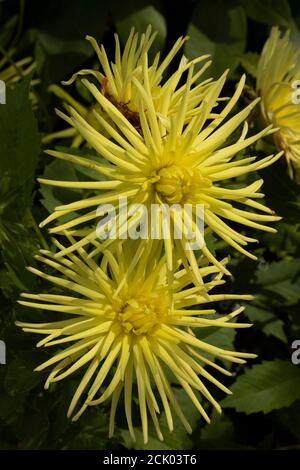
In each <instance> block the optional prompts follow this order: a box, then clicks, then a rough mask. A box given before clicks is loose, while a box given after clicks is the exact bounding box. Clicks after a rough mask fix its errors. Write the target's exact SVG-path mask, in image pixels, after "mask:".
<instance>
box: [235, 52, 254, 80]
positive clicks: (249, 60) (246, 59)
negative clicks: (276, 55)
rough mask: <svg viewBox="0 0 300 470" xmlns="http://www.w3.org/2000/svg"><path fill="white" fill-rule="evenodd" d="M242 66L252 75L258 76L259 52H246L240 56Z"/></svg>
mask: <svg viewBox="0 0 300 470" xmlns="http://www.w3.org/2000/svg"><path fill="white" fill-rule="evenodd" d="M239 59H240V63H241V66H242V67H243V68H244V69H245V70H246V72H247V73H248V74H249V75H251V76H252V77H254V78H255V77H256V73H257V64H258V60H259V54H257V53H256V52H246V53H245V54H242V55H241V56H240V58H239Z"/></svg>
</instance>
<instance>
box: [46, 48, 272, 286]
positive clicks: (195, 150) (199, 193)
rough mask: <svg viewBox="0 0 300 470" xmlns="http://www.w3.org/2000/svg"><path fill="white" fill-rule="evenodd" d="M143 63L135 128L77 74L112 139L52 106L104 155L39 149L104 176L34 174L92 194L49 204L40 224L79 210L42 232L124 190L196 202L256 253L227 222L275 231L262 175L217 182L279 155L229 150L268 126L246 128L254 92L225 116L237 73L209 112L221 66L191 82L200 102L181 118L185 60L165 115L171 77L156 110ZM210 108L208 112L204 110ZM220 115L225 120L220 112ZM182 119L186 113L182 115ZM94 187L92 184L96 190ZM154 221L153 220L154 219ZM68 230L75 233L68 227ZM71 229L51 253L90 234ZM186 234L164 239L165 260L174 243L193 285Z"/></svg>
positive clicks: (229, 238) (85, 218)
mask: <svg viewBox="0 0 300 470" xmlns="http://www.w3.org/2000/svg"><path fill="white" fill-rule="evenodd" d="M148 71H149V68H148V63H147V57H146V56H144V63H143V85H142V84H141V83H140V82H139V81H138V80H135V79H133V82H134V84H135V86H136V92H137V94H139V96H140V105H139V106H140V107H139V116H140V125H141V131H142V132H141V133H140V132H138V131H137V130H136V129H135V128H134V126H133V125H132V124H131V123H130V121H129V120H128V119H126V117H125V116H124V115H123V114H122V113H121V112H120V111H119V110H118V109H117V108H116V107H115V106H114V105H113V104H112V103H111V102H110V101H109V100H108V99H107V98H106V97H105V96H104V95H103V94H102V93H101V92H100V91H99V90H98V89H97V87H96V86H95V85H94V84H92V83H90V82H89V81H88V80H86V79H84V80H83V83H84V84H85V85H86V87H87V88H88V89H89V90H90V92H91V93H92V94H93V96H94V97H95V99H96V101H97V102H98V103H99V105H101V106H102V108H103V109H105V111H106V113H107V114H108V115H109V118H110V119H111V121H112V122H113V123H114V126H111V125H110V124H109V123H108V122H107V121H106V120H105V119H103V117H102V116H101V115H100V114H98V113H97V112H96V111H94V115H95V117H96V118H97V120H98V121H99V123H100V124H101V125H103V127H104V128H105V129H106V131H107V133H108V134H109V135H110V136H111V139H112V140H110V139H108V138H107V137H104V136H103V135H102V134H101V133H99V132H97V131H96V130H95V129H94V128H93V127H92V126H91V125H90V124H89V123H88V122H87V121H86V120H84V119H83V118H82V117H81V116H80V114H79V113H78V112H76V110H74V109H72V108H70V116H67V115H64V114H62V113H59V114H60V115H61V117H62V118H63V119H65V120H66V121H67V122H68V123H69V124H70V125H71V126H73V127H74V128H75V129H77V131H78V132H79V133H80V134H81V135H82V136H83V137H84V138H85V140H86V141H87V142H88V143H89V145H90V146H91V147H92V148H94V149H95V150H96V151H97V153H98V154H99V156H101V157H102V158H105V160H106V163H105V164H104V163H103V160H102V162H101V163H100V162H99V163H98V162H97V161H91V160H90V159H88V158H84V157H76V156H72V155H70V154H66V153H61V152H55V151H49V152H47V153H49V154H50V155H52V156H54V157H56V158H61V159H64V160H67V161H69V162H71V163H73V164H75V165H76V164H78V165H83V166H87V167H92V168H94V169H95V170H96V171H98V172H99V175H100V174H104V175H105V176H106V178H107V179H106V180H105V181H101V180H100V179H101V178H99V181H93V182H73V181H56V180H45V179H40V180H39V181H40V182H41V183H43V184H49V185H56V186H62V187H66V188H68V187H69V188H86V189H91V190H94V191H95V196H93V197H90V198H87V199H85V200H79V201H76V202H74V203H71V204H67V205H63V206H59V207H57V208H56V209H55V211H54V213H53V214H51V215H50V216H49V217H48V218H47V219H46V220H45V221H44V222H43V223H42V224H41V226H44V225H46V224H47V223H49V222H51V221H53V220H55V219H58V218H59V217H60V216H63V215H67V214H72V213H74V212H75V211H76V212H77V211H81V210H84V211H85V213H84V214H83V215H80V216H77V215H76V216H74V217H72V219H71V220H70V221H69V222H67V223H65V224H61V225H59V226H57V227H53V228H51V229H50V232H52V233H59V232H61V231H63V230H65V229H68V230H69V229H71V230H74V229H75V230H76V227H78V225H80V224H83V223H91V222H93V221H94V222H95V220H96V219H97V212H96V207H97V206H99V205H101V204H112V205H114V206H115V208H116V212H117V211H118V205H119V197H127V199H128V204H129V205H131V204H137V203H141V204H144V205H145V206H147V208H148V213H150V212H151V207H152V205H153V204H166V205H167V206H168V207H171V206H172V205H173V204H177V205H179V206H180V210H182V211H184V205H185V204H191V205H192V207H193V210H194V211H195V208H196V205H197V204H202V205H203V206H204V222H205V226H206V228H207V229H208V230H210V231H212V232H214V233H215V234H216V235H218V236H219V237H220V238H222V239H223V240H224V241H225V242H226V243H228V244H229V245H231V246H233V247H234V248H235V249H237V250H238V251H240V252H241V253H243V254H245V255H247V256H249V257H251V258H253V259H256V258H255V256H254V255H253V254H251V253H250V252H249V251H248V250H246V248H245V247H246V246H247V244H248V243H249V242H255V241H256V240H255V239H253V238H250V237H249V236H247V235H245V234H243V233H241V232H240V231H237V230H235V229H234V228H232V227H231V226H230V222H234V223H235V222H237V223H239V224H241V225H242V226H246V227H250V228H256V229H261V230H264V231H268V232H275V231H276V230H275V229H273V228H271V227H269V226H267V225H266V224H265V223H264V222H270V221H276V220H278V219H279V217H276V216H274V215H273V212H272V210H270V209H269V208H267V207H265V206H264V205H263V204H262V203H259V202H258V201H257V199H261V198H262V197H263V196H264V194H263V193H261V192H259V189H260V188H261V186H262V184H263V180H262V179H260V180H257V181H255V182H253V183H252V184H250V185H248V186H244V187H240V188H238V189H237V188H231V187H230V184H229V183H228V181H227V182H226V186H225V185H224V180H229V179H233V178H235V177H237V176H240V175H244V174H247V173H249V172H251V171H256V170H259V169H262V168H264V167H266V166H268V165H271V164H272V163H273V162H275V161H276V160H277V159H278V158H279V157H280V155H281V154H280V153H279V154H278V155H275V156H274V155H270V156H267V157H265V158H263V159H260V160H258V161H255V160H256V157H252V156H249V157H248V156H247V157H245V158H239V159H236V158H235V157H236V155H237V153H238V152H240V151H241V150H243V149H245V148H247V147H248V146H250V145H252V144H253V143H254V142H256V141H257V140H258V139H260V138H261V137H263V136H265V135H267V134H269V133H272V132H273V130H272V129H271V128H270V127H271V126H270V127H268V128H266V129H264V130H263V131H261V132H259V133H257V134H255V135H252V136H248V135H247V134H248V124H247V122H246V120H247V118H248V116H249V114H250V113H251V111H252V109H253V108H254V106H255V105H256V104H257V102H258V101H259V100H256V101H254V102H253V103H251V104H250V105H249V106H247V107H246V108H244V109H243V110H241V111H240V112H238V113H237V114H235V115H233V116H232V117H228V115H229V113H230V112H231V110H232V109H233V108H234V106H235V105H236V103H237V101H238V99H239V97H240V94H241V92H242V90H243V86H244V83H245V77H242V79H241V80H240V82H239V84H238V86H237V88H236V91H235V93H234V95H233V96H232V97H231V99H230V100H229V101H228V102H227V103H226V105H225V106H224V108H223V109H222V110H220V111H219V113H216V112H215V107H216V106H217V105H218V103H219V96H220V93H221V90H222V87H223V86H224V83H225V81H226V73H224V74H223V75H222V76H221V77H220V79H219V80H217V81H216V82H214V83H212V84H211V85H210V87H209V89H208V90H207V91H206V93H205V96H204V97H203V96H202V90H201V88H200V89H198V88H197V87H196V94H195V100H197V99H198V96H197V90H198V92H199V93H200V94H201V100H200V101H201V102H200V104H199V106H197V107H196V108H194V109H193V116H192V117H191V119H190V120H189V119H187V118H188V117H190V108H189V96H190V93H192V92H193V91H194V90H195V89H191V86H192V84H193V83H194V74H193V66H191V67H190V68H189V73H188V78H187V82H186V83H185V84H184V85H183V86H182V87H181V89H182V88H183V92H182V90H181V100H180V103H179V106H178V109H177V111H176V112H175V113H174V114H171V115H169V109H170V107H171V106H172V104H173V102H174V101H173V100H174V95H176V93H177V90H176V89H175V90H174V82H173V80H172V77H171V78H170V80H169V81H168V82H167V84H165V85H164V86H163V90H164V94H163V95H162V96H161V103H162V104H161V109H162V110H163V112H162V113H157V111H156V110H155V105H154V98H153V96H152V94H151V88H150V81H149V79H148ZM175 74H176V72H175ZM176 80H177V78H175V79H174V81H175V82H176ZM213 109H214V115H213V118H212V110H213ZM226 118H227V120H225V119H226ZM187 120H189V122H188V123H187ZM241 124H243V128H242V130H241V134H240V137H239V138H237V140H236V142H234V143H231V144H227V145H226V141H228V138H229V137H230V136H231V134H232V133H233V132H234V131H236V130H237V129H238V127H239V126H240V125H241ZM97 191H99V193H98V194H97ZM239 205H240V206H244V208H243V207H241V208H240V207H239ZM94 208H95V209H94ZM248 208H250V209H252V211H250V210H249V209H248ZM87 209H91V211H89V212H87V213H86V210H87ZM194 215H195V214H194ZM171 216H172V221H171V223H172V224H173V225H172V227H171V233H174V224H176V220H175V217H174V214H173V212H171ZM134 219H135V215H132V216H128V226H129V225H130V223H132V222H133V220H134ZM182 219H183V216H182ZM152 223H153V221H152ZM162 223H163V222H162V220H161V221H160V225H161V224H162ZM150 224H151V221H150ZM116 226H119V215H118V214H117V216H116ZM194 230H195V231H196V232H197V239H198V240H202V241H203V242H204V243H203V247H202V253H203V254H204V255H205V256H206V257H207V259H208V260H209V261H210V262H213V263H215V264H216V266H218V267H219V269H220V270H221V271H222V272H224V273H226V274H229V273H228V270H227V269H226V268H225V267H224V266H222V265H220V263H219V262H218V261H217V260H216V258H215V257H214V256H213V254H212V253H211V252H210V250H209V249H208V248H207V246H206V245H205V234H202V233H200V230H198V229H197V227H196V226H194ZM73 234H76V233H75V232H73ZM78 236H79V237H80V240H79V241H78V242H77V243H76V244H74V245H72V246H70V247H69V248H67V249H66V250H63V251H62V252H61V253H58V254H57V257H59V256H63V255H65V254H67V253H69V252H71V251H72V250H74V249H76V248H79V247H82V246H84V245H85V244H86V243H89V242H90V241H92V240H96V238H97V231H96V228H95V227H91V228H90V232H89V233H88V234H87V235H86V236H85V237H82V238H81V236H80V234H78ZM187 242H188V240H187V239H186V238H185V237H184V236H183V237H182V239H181V240H175V239H173V238H169V239H165V240H164V243H165V250H166V253H167V263H168V268H169V270H170V272H172V270H173V253H174V250H175V251H177V254H178V256H179V257H180V258H181V259H182V260H183V262H184V263H185V266H186V268H187V269H190V271H191V276H192V281H193V282H194V283H195V285H201V283H202V281H201V279H200V278H199V273H198V271H197V261H196V258H195V254H194V252H193V251H192V250H191V249H189V248H188V249H187V248H186V243H187ZM112 243H114V240H112V239H108V240H106V241H105V242H103V243H102V245H101V247H100V248H99V249H98V251H97V250H96V253H97V252H99V250H104V249H106V248H107V247H108V246H109V245H110V244H112Z"/></svg>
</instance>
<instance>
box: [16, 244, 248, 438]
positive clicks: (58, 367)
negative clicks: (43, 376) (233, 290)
mask: <svg viewBox="0 0 300 470" xmlns="http://www.w3.org/2000/svg"><path fill="white" fill-rule="evenodd" d="M67 236H68V238H69V240H70V242H71V243H74V239H73V238H72V237H71V236H70V235H67ZM136 243H137V242H132V241H127V242H126V243H124V242H123V245H122V242H118V245H117V246H116V251H115V252H114V253H113V252H111V251H106V252H105V253H104V255H103V258H102V260H101V262H100V263H97V262H96V261H95V260H94V259H92V258H90V257H89V256H88V253H87V252H86V251H85V250H84V249H83V248H80V249H79V250H78V251H77V252H76V253H71V254H69V255H68V256H66V257H61V258H60V259H59V260H57V259H56V258H55V256H54V255H53V254H52V253H51V252H49V251H43V250H42V251H41V254H40V255H38V256H37V259H38V260H39V261H41V262H42V263H44V264H45V265H46V266H47V268H48V269H47V271H49V269H50V271H51V272H56V273H57V274H46V273H45V272H42V271H40V270H38V269H36V268H29V270H30V271H31V272H32V273H34V274H36V275H38V276H40V277H41V278H43V279H45V280H47V281H50V282H51V283H52V284H54V285H55V286H58V287H61V288H62V289H64V290H66V289H67V290H68V291H69V292H70V295H65V294H64V295H60V294H44V293H41V294H23V295H22V296H23V298H24V299H25V300H22V301H20V303H21V304H22V305H25V306H28V307H30V308H37V309H44V310H50V311H52V312H57V314H58V315H59V314H60V313H62V314H63V315H64V319H63V320H59V319H58V320H57V321H54V322H46V323H41V324H36V323H23V322H17V324H18V326H20V327H22V328H23V330H24V331H26V332H32V333H38V334H42V335H45V337H44V338H43V339H42V340H41V341H40V342H39V343H38V344H37V346H38V347H40V346H47V347H50V346H58V347H59V349H58V350H57V351H56V353H55V354H54V355H53V357H51V358H50V359H49V360H47V361H46V362H44V363H43V364H42V365H40V366H38V367H37V369H36V370H37V371H41V370H44V369H46V368H47V367H50V366H54V368H53V369H52V371H51V372H50V374H49V376H48V378H47V381H46V384H45V388H48V387H49V386H50V384H52V383H55V382H57V381H60V380H62V379H64V378H66V377H68V376H70V375H71V374H73V373H74V372H76V371H78V370H79V369H81V370H82V371H83V370H84V372H82V373H83V375H82V378H81V380H80V381H79V384H78V388H77V390H76V392H75V394H74V396H73V398H72V401H71V404H70V407H69V410H68V416H69V417H70V416H71V415H72V416H73V420H77V419H78V418H79V417H80V416H81V414H82V413H83V412H84V411H85V410H86V409H87V407H88V406H93V405H99V404H101V403H103V402H104V401H106V400H108V399H110V400H111V414H110V426H109V435H110V436H112V435H113V432H114V420H115V413H116V408H117V405H118V402H119V401H120V399H122V400H123V401H124V408H125V415H126V419H127V423H128V428H129V431H130V434H131V437H132V439H135V434H134V429H133V424H132V411H131V406H132V397H133V393H134V391H133V390H135V389H136V390H137V396H138V404H139V409H140V417H141V424H142V430H143V436H144V441H145V443H146V442H147V439H148V420H149V418H151V419H152V421H153V423H154V426H155V429H156V432H157V435H158V437H159V438H160V439H163V436H162V433H161V430H160V426H159V421H158V418H157V415H158V414H159V413H160V411H161V410H163V411H164V412H165V414H166V419H167V423H168V427H169V429H170V431H172V429H173V418H172V411H174V412H175V413H176V414H177V416H178V417H179V418H180V419H181V421H182V423H183V424H184V426H185V427H186V429H187V431H188V432H191V427H190V425H189V423H188V422H187V420H186V418H185V416H184V413H183V411H182V409H181V408H180V405H179V403H178V402H177V400H176V398H175V395H174V392H173V391H172V385H171V382H170V378H169V377H167V375H166V368H168V369H169V370H170V372H171V373H172V375H173V382H176V383H177V384H178V385H181V387H182V388H183V389H184V390H185V392H186V394H187V395H188V397H189V398H190V399H191V401H192V402H193V404H194V405H195V407H196V408H197V410H198V411H199V413H200V414H201V415H202V416H203V418H204V419H205V420H206V421H208V422H209V417H208V415H207V413H206V411H205V410H204V408H203V406H202V405H201V403H200V401H199V395H198V393H200V394H201V395H202V396H203V397H204V398H206V399H207V400H208V401H209V402H210V403H211V404H212V405H213V406H214V407H215V408H216V409H217V410H218V411H220V405H219V404H218V403H217V402H216V400H215V399H214V398H213V396H212V395H211V393H210V392H209V390H208V388H207V386H206V385H205V384H204V382H203V381H202V378H204V379H205V383H206V384H208V383H211V384H213V385H215V386H216V387H217V388H219V389H221V390H222V391H224V392H225V393H230V391H229V390H228V389H227V388H226V387H225V386H224V385H222V384H221V383H220V382H219V381H218V380H217V379H216V378H214V377H213V375H211V373H210V372H208V371H207V370H206V366H209V368H212V369H216V370H217V371H218V372H221V373H223V374H225V375H231V374H230V372H228V371H227V370H226V369H224V368H223V367H221V366H220V365H218V364H215V363H214V362H213V358H216V359H218V358H219V359H222V360H224V359H226V360H228V361H231V362H236V363H244V362H245V361H244V359H245V358H251V357H255V356H254V355H252V354H247V353H239V352H235V351H228V350H224V349H221V348H219V347H216V346H212V345H210V344H208V343H207V342H205V341H202V340H200V339H197V336H196V334H195V333H194V332H193V330H192V328H195V329H198V328H209V327H210V326H215V327H228V328H237V327H248V326H250V325H248V324H245V323H235V322H232V321H231V320H233V319H234V318H235V317H236V316H237V315H238V314H239V313H240V312H241V311H242V310H243V307H241V308H238V309H237V310H235V311H233V312H232V313H230V314H228V315H223V316H218V317H217V318H215V315H214V317H213V318H212V319H210V318H209V317H210V316H211V315H212V314H215V313H216V312H215V310H211V309H206V304H207V302H208V299H207V296H206V295H202V294H200V293H199V289H198V288H193V287H192V288H191V287H188V285H189V282H190V281H189V276H188V275H187V273H186V271H185V270H184V269H179V270H178V271H177V272H176V273H175V276H174V281H173V285H172V289H173V292H174V297H173V305H172V304H171V303H170V300H169V286H168V285H167V270H166V262H165V257H164V256H163V257H161V255H160V253H161V243H154V242H151V241H149V243H148V245H147V249H146V251H145V252H144V255H143V257H142V258H141V257H140V258H139V259H137V257H136ZM56 245H57V247H58V248H59V249H60V250H61V249H63V247H62V246H61V244H60V243H59V242H56ZM134 259H135V263H133V260H134ZM224 262H225V261H224V260H223V263H224ZM133 266H134V269H133ZM200 271H201V275H202V277H204V278H206V277H208V280H206V283H205V287H206V290H207V291H210V290H211V289H212V288H213V287H215V286H217V285H218V284H221V283H222V282H223V281H222V280H221V277H222V274H221V273H218V270H217V268H216V267H215V266H207V267H202V268H200ZM212 275H213V276H215V277H213V276H212ZM249 298H251V297H250V296H243V295H233V294H229V295H226V294H225V295H223V294H211V295H210V296H209V301H210V302H216V301H220V300H226V299H244V300H246V299H249ZM194 306H195V309H194ZM189 307H192V309H189ZM66 314H67V315H70V318H69V319H68V318H67V317H66ZM207 355H209V357H207ZM175 358H176V359H175ZM121 394H122V398H121ZM158 402H160V403H161V404H160V405H159V404H158Z"/></svg>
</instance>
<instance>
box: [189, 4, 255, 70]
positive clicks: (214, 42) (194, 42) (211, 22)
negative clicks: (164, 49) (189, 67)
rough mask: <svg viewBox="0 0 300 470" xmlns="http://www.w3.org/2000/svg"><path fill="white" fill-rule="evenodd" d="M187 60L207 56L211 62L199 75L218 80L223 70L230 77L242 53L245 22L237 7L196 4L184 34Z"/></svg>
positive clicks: (244, 42) (243, 15)
mask: <svg viewBox="0 0 300 470" xmlns="http://www.w3.org/2000/svg"><path fill="white" fill-rule="evenodd" d="M187 34H188V36H189V37H190V39H189V41H187V43H186V45H185V53H186V55H187V56H188V57H189V58H195V57H198V56H201V55H202V54H211V56H212V60H213V63H212V65H211V66H210V67H209V69H208V70H207V71H206V72H205V74H204V75H203V76H202V77H203V78H207V77H211V76H212V77H213V78H218V77H219V76H220V75H221V74H222V73H223V72H224V71H225V70H226V69H228V68H230V73H231V74H232V73H233V72H234V70H235V69H236V67H237V66H238V64H239V57H240V56H241V54H242V53H243V52H244V50H245V46H246V35H247V22H246V15H245V12H244V10H243V8H241V7H235V8H228V7H227V6H226V5H225V4H224V2H223V1H221V0H217V1H215V2H205V3H204V4H203V3H202V2H201V3H199V5H198V7H197V8H196V10H195V12H194V16H193V19H192V22H191V23H190V25H189V27H188V31H187Z"/></svg>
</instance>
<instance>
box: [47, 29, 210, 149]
mask: <svg viewBox="0 0 300 470" xmlns="http://www.w3.org/2000/svg"><path fill="white" fill-rule="evenodd" d="M156 34H157V33H156V32H152V28H151V26H149V27H148V28H147V30H146V32H145V33H143V34H142V35H141V36H139V34H138V33H135V32H134V28H132V29H131V32H130V34H129V37H128V40H127V42H126V44H125V47H124V51H123V52H122V53H121V47H120V42H119V37H118V35H117V34H115V61H114V62H113V63H110V62H109V60H108V58H107V54H106V51H105V48H104V46H103V45H101V46H99V45H98V43H97V41H96V40H95V39H94V38H93V37H91V36H87V37H86V39H87V40H88V41H89V42H90V43H91V44H92V46H93V48H94V50H95V52H96V54H97V57H98V59H99V63H100V69H101V70H102V71H98V70H94V69H84V70H81V71H80V72H77V73H75V74H74V75H73V76H72V78H71V79H70V80H69V81H66V82H63V84H65V85H70V84H72V83H73V82H74V81H75V80H76V79H77V78H78V77H80V76H91V75H92V76H93V78H94V79H96V82H97V86H98V89H99V90H100V91H101V93H102V94H103V95H104V96H106V98H107V99H108V100H109V101H110V102H111V103H113V104H114V105H115V106H116V108H117V109H119V110H120V111H121V112H122V113H123V114H124V115H125V116H126V117H127V119H128V120H129V121H130V122H131V124H132V125H133V126H134V127H135V128H136V129H138V130H139V129H140V119H139V115H138V109H139V105H138V100H139V94H138V93H137V92H136V87H135V86H134V84H133V78H136V79H138V80H140V81H141V83H142V82H143V74H142V64H143V60H144V56H145V55H147V56H148V52H149V50H150V48H151V45H152V43H153V41H154V39H155V36H156ZM186 39H187V38H182V37H181V38H179V39H178V40H177V41H176V42H175V44H174V46H173V47H172V49H171V51H170V52H169V53H168V54H167V56H166V57H165V58H164V60H163V61H161V60H160V54H159V53H158V54H157V55H156V57H155V58H154V60H153V62H152V63H151V64H150V65H149V68H148V77H149V82H150V90H151V93H152V96H153V97H154V102H155V108H156V110H157V111H160V105H161V96H162V95H163V88H164V87H163V86H162V83H161V81H162V78H163V74H164V72H165V71H166V69H167V67H168V66H169V65H170V63H171V62H172V60H173V59H174V57H175V55H176V54H177V53H178V51H179V50H180V49H181V48H182V46H183V44H184V42H185V41H186ZM208 57H209V55H204V56H201V57H199V58H197V59H195V60H193V61H188V60H187V59H186V58H185V57H182V59H181V62H180V65H179V67H178V70H177V73H176V74H174V75H173V76H172V78H171V79H170V80H171V81H172V84H173V85H172V86H173V88H174V89H175V87H176V86H177V84H178V83H179V81H180V79H181V77H182V75H183V74H184V73H185V72H186V71H187V69H188V68H189V67H190V66H191V65H192V64H197V63H199V62H203V61H204V60H206V59H207V58H208ZM210 64H211V61H206V62H205V63H204V65H203V66H202V67H201V68H200V69H199V70H198V72H197V74H195V75H194V82H196V81H197V80H198V79H199V77H200V76H201V75H202V74H203V73H204V71H205V70H206V69H207V68H208V67H209V66H210ZM210 82H211V80H210V79H208V80H206V81H205V82H203V83H202V84H198V85H197V86H196V87H195V89H194V90H193V91H191V93H190V95H189V105H188V106H189V114H190V116H189V117H191V116H192V114H193V108H194V107H195V106H197V105H198V104H199V102H200V100H201V99H202V97H203V95H204V92H205V90H206V88H207V87H208V86H209V84H210ZM165 86H166V85H165ZM49 91H50V92H53V93H54V94H55V95H56V96H57V97H59V98H61V99H62V100H63V105H64V106H65V107H67V106H68V105H71V106H72V107H73V108H74V109H76V111H77V112H78V113H79V114H80V115H81V116H82V117H83V118H84V119H85V120H86V121H87V122H88V123H90V124H91V125H92V126H93V127H94V128H95V129H96V130H98V131H101V132H102V133H103V132H104V133H105V130H104V128H103V126H102V125H101V124H100V123H99V121H98V120H97V119H96V118H95V117H94V113H93V111H94V110H96V111H97V112H98V113H100V114H101V113H105V108H104V109H103V108H102V107H100V105H99V104H98V102H97V101H95V104H94V105H92V106H91V107H87V106H84V105H82V104H81V103H79V102H78V101H77V100H75V99H74V98H73V97H72V96H71V95H70V94H69V93H67V92H66V91H65V90H63V89H62V88H61V87H59V86H58V85H51V86H50V87H49ZM183 92H184V87H179V89H178V90H177V92H176V93H175V94H173V95H172V105H171V106H170V107H169V113H174V112H175V111H176V109H177V108H178V106H179V103H180V100H181V97H182V93H183ZM187 117H188V116H187ZM107 119H108V115H106V120H107ZM69 137H72V139H73V140H72V146H73V147H79V146H80V145H81V144H82V143H83V142H84V137H83V136H82V134H80V133H78V131H77V129H75V128H74V127H73V126H72V127H68V128H66V129H64V130H62V131H58V132H55V133H52V134H49V135H47V136H45V137H44V139H43V143H45V144H46V143H49V142H51V141H52V140H54V139H57V138H69Z"/></svg>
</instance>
